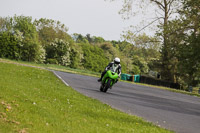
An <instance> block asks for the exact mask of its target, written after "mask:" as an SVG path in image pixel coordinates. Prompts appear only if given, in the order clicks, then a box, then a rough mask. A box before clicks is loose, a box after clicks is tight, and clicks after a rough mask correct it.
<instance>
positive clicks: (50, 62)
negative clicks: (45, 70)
mask: <svg viewBox="0 0 200 133" xmlns="http://www.w3.org/2000/svg"><path fill="white" fill-rule="evenodd" d="M46 64H58V61H57V60H56V59H47V60H46Z"/></svg>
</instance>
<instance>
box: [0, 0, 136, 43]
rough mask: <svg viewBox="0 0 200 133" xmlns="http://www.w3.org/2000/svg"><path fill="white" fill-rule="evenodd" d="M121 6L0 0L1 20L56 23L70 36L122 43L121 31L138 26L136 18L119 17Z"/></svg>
mask: <svg viewBox="0 0 200 133" xmlns="http://www.w3.org/2000/svg"><path fill="white" fill-rule="evenodd" d="M122 4H123V3H122V0H116V1H114V2H109V1H105V0H0V17H8V16H9V17H13V16H14V15H15V14H16V15H24V16H32V18H33V19H40V18H48V19H53V20H59V21H60V22H61V23H63V24H65V26H66V27H68V29H69V30H68V33H69V34H73V33H79V34H82V35H86V34H90V35H91V36H100V37H103V38H104V39H105V40H121V34H122V31H124V30H126V29H127V27H128V26H129V25H131V24H132V25H137V24H138V23H139V20H138V19H134V20H123V19H122V17H121V16H120V15H119V14H118V12H119V10H120V9H121V8H122Z"/></svg>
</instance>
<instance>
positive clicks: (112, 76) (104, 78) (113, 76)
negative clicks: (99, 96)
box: [102, 70, 118, 86]
mask: <svg viewBox="0 0 200 133" xmlns="http://www.w3.org/2000/svg"><path fill="white" fill-rule="evenodd" d="M109 78H110V79H113V80H114V81H115V82H116V80H117V78H118V74H117V73H113V72H112V71H111V70H108V71H107V72H106V74H105V75H104V77H103V80H102V81H103V82H104V83H107V81H108V79H109ZM105 80H106V81H105ZM115 82H114V83H115ZM112 85H113V82H111V86H112Z"/></svg>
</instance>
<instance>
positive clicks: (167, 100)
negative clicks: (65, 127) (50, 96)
mask: <svg viewBox="0 0 200 133" xmlns="http://www.w3.org/2000/svg"><path fill="white" fill-rule="evenodd" d="M55 73H56V74H57V75H59V76H60V77H61V78H62V79H63V80H64V81H65V82H66V83H67V84H69V86H71V87H72V88H74V89H75V90H77V91H78V92H80V93H82V94H84V95H86V96H88V97H92V98H95V99H98V100H100V101H102V102H103V103H106V104H109V105H110V106H111V107H113V108H116V109H118V110H121V111H123V112H126V113H128V114H132V115H137V116H140V117H143V118H144V119H145V120H147V121H150V122H153V123H155V124H156V125H160V126H161V127H164V128H167V129H169V130H173V131H175V132H177V133H200V98H197V97H194V96H189V95H184V94H180V93H174V92H170V91H167V90H161V89H158V88H152V87H145V86H141V85H134V84H130V83H124V82H118V83H117V84H115V85H114V86H113V88H112V90H110V89H109V90H108V91H107V93H103V92H100V91H99V87H100V83H98V82H97V78H95V77H89V76H83V75H76V74H70V73H64V72H58V71H55Z"/></svg>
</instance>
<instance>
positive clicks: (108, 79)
mask: <svg viewBox="0 0 200 133" xmlns="http://www.w3.org/2000/svg"><path fill="white" fill-rule="evenodd" d="M118 77H119V76H118V74H117V73H115V72H112V71H111V70H108V71H107V72H106V74H105V75H104V76H103V78H102V81H101V86H100V91H102V92H107V90H108V88H110V89H111V87H112V86H113V85H114V84H115V83H116V82H117V80H118Z"/></svg>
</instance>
